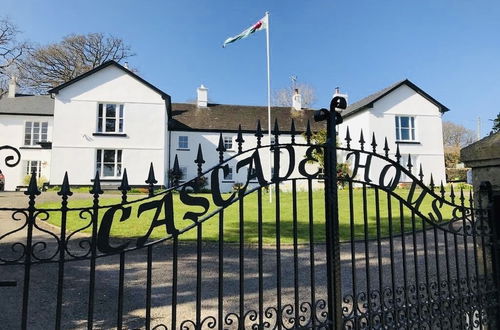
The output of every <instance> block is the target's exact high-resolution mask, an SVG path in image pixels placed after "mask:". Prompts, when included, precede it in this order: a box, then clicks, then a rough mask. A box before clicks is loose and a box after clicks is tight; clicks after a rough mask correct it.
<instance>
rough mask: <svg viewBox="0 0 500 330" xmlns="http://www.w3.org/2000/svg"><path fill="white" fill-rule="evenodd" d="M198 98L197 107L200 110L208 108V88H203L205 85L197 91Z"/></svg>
mask: <svg viewBox="0 0 500 330" xmlns="http://www.w3.org/2000/svg"><path fill="white" fill-rule="evenodd" d="M196 92H197V95H198V98H197V101H196V105H197V106H198V108H206V107H207V106H208V88H206V87H205V86H203V84H202V85H201V86H200V87H198V89H197V90H196Z"/></svg>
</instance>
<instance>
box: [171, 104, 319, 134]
mask: <svg viewBox="0 0 500 330" xmlns="http://www.w3.org/2000/svg"><path fill="white" fill-rule="evenodd" d="M313 116H314V111H313V110H300V111H297V110H293V109H292V108H291V107H271V124H272V125H271V129H273V127H274V120H275V119H278V125H279V130H280V132H283V133H289V132H290V128H291V124H292V119H293V120H294V122H295V129H296V131H297V132H305V130H306V127H307V121H308V120H310V123H311V130H312V131H314V132H316V131H318V130H319V129H322V128H325V122H315V121H314V118H313ZM257 120H260V123H261V125H262V130H263V131H266V132H267V107H265V106H248V105H227V104H208V107H205V108H201V107H197V106H196V104H189V103H172V117H171V119H170V120H169V129H170V130H173V131H203V132H221V131H222V132H236V131H237V130H238V125H241V129H242V130H243V131H244V132H247V133H248V132H255V129H256V126H257Z"/></svg>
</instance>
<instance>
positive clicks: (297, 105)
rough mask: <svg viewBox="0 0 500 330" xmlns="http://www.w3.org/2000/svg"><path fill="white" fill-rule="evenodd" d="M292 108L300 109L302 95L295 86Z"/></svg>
mask: <svg viewBox="0 0 500 330" xmlns="http://www.w3.org/2000/svg"><path fill="white" fill-rule="evenodd" d="M292 108H293V109H294V110H302V96H301V95H300V94H299V90H298V89H297V88H295V91H294V93H293V96H292Z"/></svg>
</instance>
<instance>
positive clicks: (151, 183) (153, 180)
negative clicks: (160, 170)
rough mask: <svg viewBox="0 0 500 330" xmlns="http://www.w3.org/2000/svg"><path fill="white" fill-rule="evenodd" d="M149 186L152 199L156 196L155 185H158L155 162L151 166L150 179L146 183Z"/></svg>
mask: <svg viewBox="0 0 500 330" xmlns="http://www.w3.org/2000/svg"><path fill="white" fill-rule="evenodd" d="M145 182H146V183H147V184H148V185H149V186H148V191H149V197H152V196H153V195H154V185H155V183H158V181H156V178H155V170H154V168H153V162H151V164H150V165H149V173H148V179H147V180H146V181H145Z"/></svg>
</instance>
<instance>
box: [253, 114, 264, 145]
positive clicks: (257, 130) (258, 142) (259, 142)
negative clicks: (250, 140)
mask: <svg viewBox="0 0 500 330" xmlns="http://www.w3.org/2000/svg"><path fill="white" fill-rule="evenodd" d="M255 136H256V137H257V148H259V147H260V146H262V141H261V140H262V137H263V136H264V134H262V127H261V126H260V119H259V120H257V129H256V130H255Z"/></svg>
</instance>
